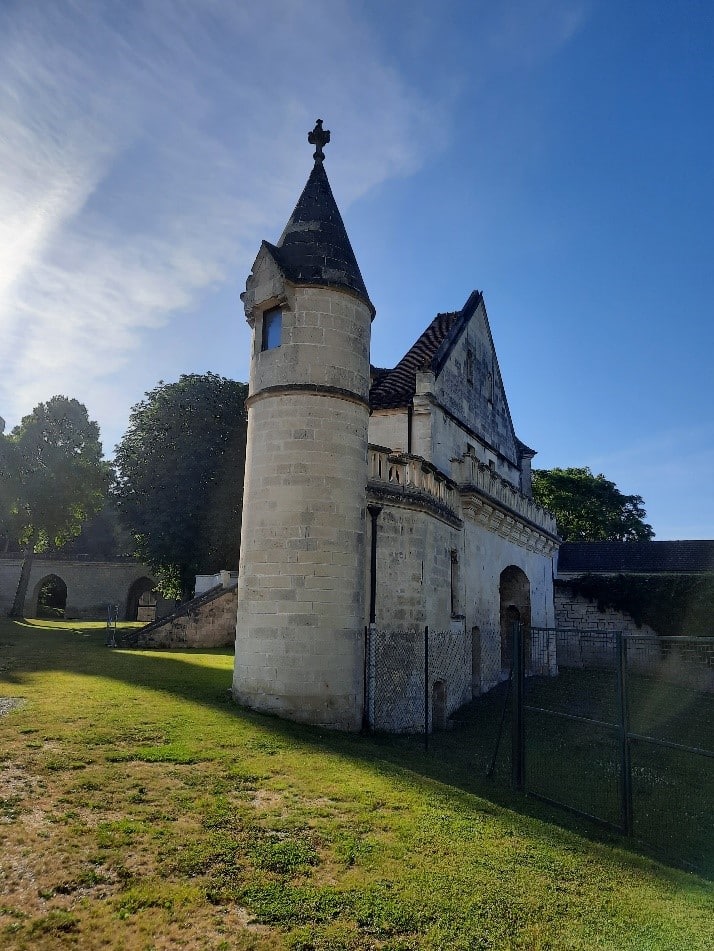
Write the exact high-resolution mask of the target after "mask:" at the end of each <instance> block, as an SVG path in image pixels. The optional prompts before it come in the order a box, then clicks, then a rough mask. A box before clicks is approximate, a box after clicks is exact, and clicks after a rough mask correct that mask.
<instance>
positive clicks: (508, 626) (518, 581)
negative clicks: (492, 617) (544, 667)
mask: <svg viewBox="0 0 714 951" xmlns="http://www.w3.org/2000/svg"><path fill="white" fill-rule="evenodd" d="M499 593H500V599H501V667H504V668H508V667H510V666H511V662H512V660H513V657H512V650H511V638H512V632H513V625H514V623H516V622H519V623H520V624H521V627H522V628H523V639H524V642H525V644H526V650H525V657H526V666H529V654H530V651H529V648H528V645H529V644H530V629H531V585H530V581H529V580H528V575H527V574H526V573H525V571H523V570H522V569H521V568H517V567H516V566H515V565H509V566H508V568H504V570H503V571H502V572H501V579H500V583H499Z"/></svg>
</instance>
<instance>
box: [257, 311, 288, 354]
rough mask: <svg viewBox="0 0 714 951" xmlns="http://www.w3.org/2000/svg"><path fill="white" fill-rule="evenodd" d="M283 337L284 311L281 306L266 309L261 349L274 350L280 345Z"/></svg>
mask: <svg viewBox="0 0 714 951" xmlns="http://www.w3.org/2000/svg"><path fill="white" fill-rule="evenodd" d="M282 338H283V312H282V310H281V309H280V308H279V307H273V308H272V309H271V310H266V311H265V313H264V314H263V345H262V346H261V348H260V349H261V350H273V349H274V348H275V347H279V346H280V344H281V343H282Z"/></svg>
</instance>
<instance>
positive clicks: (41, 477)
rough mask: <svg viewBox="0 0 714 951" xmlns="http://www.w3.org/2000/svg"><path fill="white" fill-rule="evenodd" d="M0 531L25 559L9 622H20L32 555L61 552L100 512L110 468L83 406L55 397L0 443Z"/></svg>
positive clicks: (96, 427) (95, 426)
mask: <svg viewBox="0 0 714 951" xmlns="http://www.w3.org/2000/svg"><path fill="white" fill-rule="evenodd" d="M2 453H3V461H4V463H5V465H6V469H5V475H4V478H3V480H2V483H3V487H2V490H0V491H1V492H2V502H1V503H0V504H1V505H2V511H3V512H4V517H3V521H4V526H3V530H4V531H5V533H6V537H7V538H9V540H10V541H11V542H12V543H16V544H19V545H21V546H23V547H24V550H25V556H24V560H23V565H22V570H21V572H20V580H19V582H18V586H17V591H16V593H15V600H14V603H13V606H12V611H11V616H12V617H21V616H22V612H23V608H24V604H25V597H26V595H27V585H28V582H29V578H30V570H31V568H32V560H33V557H34V555H35V553H36V552H38V551H46V550H48V549H52V548H61V547H62V546H63V545H64V544H65V543H66V542H68V541H69V540H70V539H71V538H73V537H74V536H75V535H78V534H79V532H80V531H81V528H82V525H83V523H84V522H85V521H86V520H87V519H89V518H91V517H92V516H93V515H94V514H95V513H96V512H98V511H99V509H100V508H101V506H102V504H103V502H104V499H105V497H106V493H107V488H108V485H109V477H110V467H109V464H108V463H106V462H104V461H103V460H102V446H101V443H100V441H99V427H98V426H97V424H96V423H95V422H92V420H90V419H89V416H88V414H87V409H86V407H85V406H83V405H82V403H80V402H78V401H77V400H74V399H68V398H67V397H66V396H53V397H52V399H51V400H48V401H47V402H46V403H39V404H38V405H37V406H36V407H35V408H34V410H33V411H32V413H30V415H29V416H25V417H24V418H23V419H22V421H21V422H20V424H19V425H18V426H16V427H15V428H14V429H13V430H12V432H11V433H10V434H9V436H3V437H2Z"/></svg>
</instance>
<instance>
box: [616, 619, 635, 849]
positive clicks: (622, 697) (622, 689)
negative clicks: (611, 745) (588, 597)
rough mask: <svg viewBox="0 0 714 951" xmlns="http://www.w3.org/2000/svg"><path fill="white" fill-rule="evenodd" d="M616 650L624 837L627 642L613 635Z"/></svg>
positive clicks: (628, 829) (627, 813)
mask: <svg viewBox="0 0 714 951" xmlns="http://www.w3.org/2000/svg"><path fill="white" fill-rule="evenodd" d="M615 646H616V650H617V659H616V662H617V702H618V706H619V708H620V818H621V821H622V828H623V831H624V833H625V835H632V762H631V759H630V738H629V736H628V732H629V729H630V723H629V713H628V709H627V640H626V638H625V637H624V636H623V633H622V631H617V632H616V633H615Z"/></svg>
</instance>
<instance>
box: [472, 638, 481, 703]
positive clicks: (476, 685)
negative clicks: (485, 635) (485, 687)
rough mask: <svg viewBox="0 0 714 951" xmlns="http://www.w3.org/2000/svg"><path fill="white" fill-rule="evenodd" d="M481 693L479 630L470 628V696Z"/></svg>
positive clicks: (476, 695)
mask: <svg viewBox="0 0 714 951" xmlns="http://www.w3.org/2000/svg"><path fill="white" fill-rule="evenodd" d="M480 693H481V628H480V627H477V626H474V627H472V628H471V696H472V697H478V696H479V694H480Z"/></svg>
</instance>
